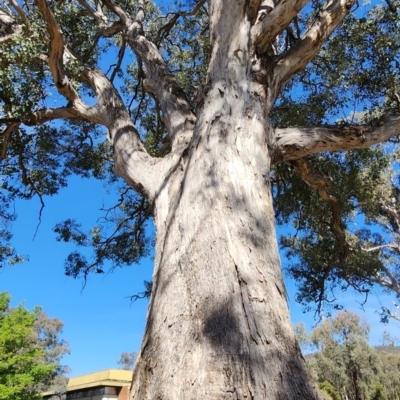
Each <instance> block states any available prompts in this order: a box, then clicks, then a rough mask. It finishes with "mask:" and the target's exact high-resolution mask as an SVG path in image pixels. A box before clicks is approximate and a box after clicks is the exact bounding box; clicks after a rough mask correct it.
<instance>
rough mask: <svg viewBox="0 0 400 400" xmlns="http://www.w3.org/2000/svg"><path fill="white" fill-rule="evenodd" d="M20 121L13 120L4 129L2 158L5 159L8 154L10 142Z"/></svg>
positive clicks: (0, 155) (0, 157)
mask: <svg viewBox="0 0 400 400" xmlns="http://www.w3.org/2000/svg"><path fill="white" fill-rule="evenodd" d="M19 125H20V123H19V122H11V123H9V124H8V125H7V127H6V129H5V130H4V131H3V133H2V136H3V140H2V143H1V147H0V160H4V159H5V158H6V156H7V148H8V143H9V142H10V139H11V135H12V133H13V132H14V130H15V129H17V128H18V127H19Z"/></svg>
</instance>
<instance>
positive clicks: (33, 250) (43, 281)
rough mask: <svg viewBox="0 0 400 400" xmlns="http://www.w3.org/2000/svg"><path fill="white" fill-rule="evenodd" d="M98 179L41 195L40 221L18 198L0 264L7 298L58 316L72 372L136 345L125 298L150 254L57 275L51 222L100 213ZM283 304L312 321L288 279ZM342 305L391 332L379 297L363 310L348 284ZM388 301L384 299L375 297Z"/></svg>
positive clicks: (378, 334) (377, 335)
mask: <svg viewBox="0 0 400 400" xmlns="http://www.w3.org/2000/svg"><path fill="white" fill-rule="evenodd" d="M110 197H111V198H112V194H110V195H107V193H106V188H105V187H103V184H102V183H101V182H98V181H95V180H93V179H92V180H89V179H80V178H73V179H72V180H71V182H70V186H69V187H68V188H67V189H64V190H62V191H61V193H60V194H59V195H58V196H56V197H54V198H47V199H46V206H45V208H44V210H43V215H42V223H41V225H40V227H39V230H38V233H37V235H36V237H35V239H34V240H33V236H34V233H35V230H36V226H37V223H38V212H39V202H38V201H37V200H33V201H25V202H22V201H21V202H18V203H17V205H16V212H17V214H18V220H17V221H16V222H15V223H14V224H13V231H14V240H13V243H14V245H15V246H16V247H17V249H18V251H19V252H20V253H22V254H26V255H29V261H28V262H25V263H24V264H20V265H16V266H13V267H7V268H4V269H2V270H0V291H8V292H9V293H10V294H11V296H12V304H13V305H16V304H19V303H21V302H24V303H25V306H26V307H28V308H30V309H32V308H33V307H34V306H35V305H40V306H42V308H43V310H44V311H45V312H46V313H47V314H48V315H49V316H50V317H56V318H59V319H60V320H62V321H63V322H64V334H63V336H64V338H65V339H66V340H68V341H69V343H70V348H71V354H70V355H69V356H66V357H65V358H64V360H63V361H64V363H65V364H66V365H68V366H69V367H70V368H71V373H70V376H76V375H80V374H84V373H89V372H93V371H97V370H101V369H106V368H115V367H117V364H116V360H117V359H118V357H119V355H120V353H121V352H123V351H138V350H139V346H140V342H141V338H142V334H143V330H144V324H145V318H146V311H147V301H145V300H140V301H137V302H135V303H133V304H131V302H130V300H129V298H128V297H129V296H130V295H132V294H135V293H138V292H140V291H142V290H143V284H142V282H143V280H144V279H147V280H149V279H151V274H152V260H151V258H148V259H145V260H142V262H141V264H140V265H134V266H132V267H129V268H123V269H117V270H115V271H114V272H112V273H109V274H104V275H93V276H90V277H89V279H88V282H87V284H86V287H85V288H84V289H83V288H82V285H83V282H82V280H74V279H72V278H70V277H66V276H65V275H64V260H65V258H66V256H67V255H68V253H69V252H70V251H71V250H72V249H73V247H72V246H71V245H69V244H65V243H59V242H57V241H56V240H55V234H54V233H53V232H52V228H53V226H54V224H55V223H56V222H59V221H61V220H62V219H63V218H67V217H75V218H77V220H78V221H82V222H83V223H84V225H85V224H86V225H87V226H90V225H91V224H94V223H95V222H96V219H97V218H98V217H99V215H100V214H99V211H98V210H99V209H100V208H101V207H102V205H103V204H104V203H107V202H108V201H110ZM287 287H288V292H289V305H290V308H291V314H292V320H293V322H294V323H297V322H300V321H304V322H305V323H306V324H307V326H308V327H311V326H312V325H313V324H314V323H315V321H314V319H313V317H314V314H313V313H308V314H303V313H302V309H301V307H300V306H299V305H298V304H297V303H296V302H295V300H294V295H295V288H294V284H293V282H292V281H287ZM342 299H343V300H344V301H345V303H346V304H347V307H348V309H350V310H352V311H356V312H358V313H359V314H360V315H363V316H365V317H367V319H368V321H369V322H370V323H371V327H372V331H371V342H372V343H374V344H379V343H380V341H381V338H382V333H383V331H384V330H385V329H386V330H389V331H390V332H391V333H392V334H393V335H396V334H397V333H396V332H397V331H398V327H399V324H397V323H393V322H392V323H390V324H389V325H383V324H381V323H380V322H379V316H378V315H377V314H376V313H375V310H376V309H377V308H379V300H378V298H377V297H376V296H375V295H371V296H370V299H369V302H368V303H367V304H366V305H365V306H364V310H365V311H363V310H362V309H361V308H360V306H359V303H358V302H360V301H361V300H362V298H360V297H359V296H358V297H357V296H356V295H355V294H354V293H352V292H350V291H348V292H345V293H344V294H343V296H342ZM381 301H382V302H387V301H388V299H387V298H383V297H382V298H381Z"/></svg>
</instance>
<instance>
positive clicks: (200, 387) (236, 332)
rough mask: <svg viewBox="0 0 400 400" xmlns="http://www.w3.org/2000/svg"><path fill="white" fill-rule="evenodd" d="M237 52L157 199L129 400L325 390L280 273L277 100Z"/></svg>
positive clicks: (311, 395) (294, 395) (309, 394)
mask: <svg viewBox="0 0 400 400" xmlns="http://www.w3.org/2000/svg"><path fill="white" fill-rule="evenodd" d="M243 40H246V39H245V38H244V39H243ZM237 48H240V47H237ZM236 56H237V59H235V58H233V61H232V62H235V63H236V64H233V65H231V66H228V69H224V71H225V72H224V76H223V77H222V76H220V77H218V79H213V81H212V82H210V84H209V90H208V92H207V94H206V96H205V98H204V104H203V106H202V109H201V111H199V112H198V120H197V124H196V127H195V131H194V136H193V139H192V141H191V144H190V147H189V148H188V151H187V152H185V153H184V154H183V156H182V157H181V158H180V161H179V162H178V163H177V164H176V167H175V168H174V169H173V170H172V171H171V173H170V174H169V175H168V177H167V179H166V180H165V182H164V184H163V185H162V186H161V188H160V190H159V191H158V192H157V193H156V195H155V201H154V213H155V225H156V229H157V244H156V259H155V271H154V276H153V278H154V282H153V291H152V296H151V301H150V306H149V313H148V321H147V326H146V331H145V335H144V340H143V344H142V348H141V351H140V354H139V357H138V360H137V363H136V366H135V369H134V378H133V384H132V391H131V396H132V399H137V400H155V399H165V400H166V399H170V400H178V399H182V400H191V399H193V400H197V399H199V400H200V399H202V400H208V399H290V400H293V399H316V398H318V395H317V393H316V389H315V387H314V385H313V384H312V383H311V381H310V378H309V376H308V373H307V372H306V367H305V363H304V360H303V358H302V356H301V353H300V350H299V347H298V345H297V343H296V340H295V337H294V333H293V329H292V327H291V324H290V321H289V312H288V307H287V300H286V292H285V287H284V283H283V280H282V275H281V266H280V259H279V254H278V247H277V240H276V235H275V226H274V211H273V207H272V197H271V188H270V181H269V173H270V159H269V144H270V143H269V142H270V140H269V137H272V135H270V134H269V133H271V130H272V128H271V127H270V124H269V120H268V110H269V107H270V105H269V104H268V99H267V97H266V98H263V97H262V96H260V94H259V93H260V92H261V91H262V87H261V86H260V85H258V84H256V83H251V84H249V83H248V82H249V77H248V76H247V74H248V69H246V68H245V67H242V66H241V60H240V57H243V56H245V55H244V54H240V52H237V54H236V55H235V56H234V57H236ZM214 61H215V60H214ZM217 61H219V60H217ZM240 74H242V76H240Z"/></svg>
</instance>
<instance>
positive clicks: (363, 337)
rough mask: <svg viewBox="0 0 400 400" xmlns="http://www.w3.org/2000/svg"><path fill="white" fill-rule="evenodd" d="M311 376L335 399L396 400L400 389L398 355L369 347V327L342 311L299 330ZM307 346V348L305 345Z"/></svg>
mask: <svg viewBox="0 0 400 400" xmlns="http://www.w3.org/2000/svg"><path fill="white" fill-rule="evenodd" d="M296 333H297V334H298V335H299V336H298V337H299V339H300V344H303V350H306V349H308V351H314V352H312V353H311V354H309V355H308V356H306V361H307V364H308V367H309V369H310V373H311V375H312V377H313V378H314V379H315V380H316V381H317V382H318V385H319V388H320V389H321V391H322V392H323V393H326V394H327V395H329V396H330V397H329V398H331V399H334V400H347V399H349V400H350V399H351V400H353V399H354V400H357V399H365V400H372V399H386V400H396V399H397V398H398V397H397V396H398V393H399V390H400V380H399V376H400V375H399V363H400V357H399V354H398V352H394V351H391V350H390V348H388V347H383V348H381V349H379V351H378V349H375V348H373V347H371V346H370V345H369V344H368V334H369V326H368V324H367V323H366V322H365V321H362V320H361V319H360V317H359V316H358V315H356V314H353V313H350V312H339V313H338V314H337V315H336V316H335V317H333V318H329V319H325V320H324V321H323V322H322V324H321V325H320V326H318V327H316V328H314V329H313V331H312V332H307V331H306V330H305V329H304V326H301V325H300V326H299V327H297V329H296ZM305 345H307V346H305Z"/></svg>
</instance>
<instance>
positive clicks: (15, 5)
mask: <svg viewBox="0 0 400 400" xmlns="http://www.w3.org/2000/svg"><path fill="white" fill-rule="evenodd" d="M9 2H10V4H11V5H12V6H13V7H14V8H15V10H16V11H17V13H18V15H19V16H20V17H21V19H22V21H23V22H24V23H25V24H28V23H29V21H28V18H26V15H25V13H24V10H23V9H22V8H21V7H20V6H19V4H18V3H17V2H16V1H15V0H9Z"/></svg>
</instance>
